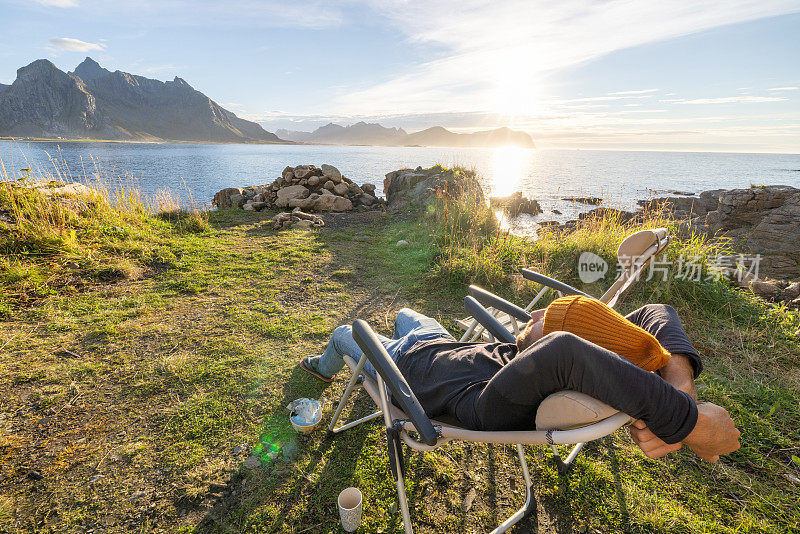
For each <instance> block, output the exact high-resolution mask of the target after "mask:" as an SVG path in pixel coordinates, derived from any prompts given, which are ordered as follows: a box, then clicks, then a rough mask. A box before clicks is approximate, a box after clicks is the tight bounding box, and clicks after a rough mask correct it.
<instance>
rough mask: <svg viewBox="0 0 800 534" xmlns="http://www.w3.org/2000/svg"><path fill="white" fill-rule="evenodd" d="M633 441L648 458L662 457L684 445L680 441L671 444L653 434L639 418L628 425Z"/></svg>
mask: <svg viewBox="0 0 800 534" xmlns="http://www.w3.org/2000/svg"><path fill="white" fill-rule="evenodd" d="M628 429H629V430H630V433H631V438H633V442H634V443H636V444H637V445H638V446H639V448H640V449H642V451H643V452H644V455H645V456H647V457H648V458H661V457H662V456H666V455H667V454H669V453H671V452H675V451H677V450H678V449H680V448H681V447H682V446H683V443H681V442H678V443H674V444H672V445H670V444H669V443H666V442H665V441H664V440H662V439H661V438H659V437H658V436H656V435H655V434H653V432H651V431H650V429H649V428H647V425H646V424H645V422H644V421H642V420H641V419H637V420H636V421H634V422H633V423H631V426H630V427H628Z"/></svg>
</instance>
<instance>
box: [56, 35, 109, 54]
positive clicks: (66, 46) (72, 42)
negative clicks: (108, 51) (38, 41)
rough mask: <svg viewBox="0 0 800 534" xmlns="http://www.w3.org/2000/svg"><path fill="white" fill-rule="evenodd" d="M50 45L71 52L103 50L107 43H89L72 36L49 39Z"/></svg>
mask: <svg viewBox="0 0 800 534" xmlns="http://www.w3.org/2000/svg"><path fill="white" fill-rule="evenodd" d="M48 42H49V43H50V46H53V47H55V48H58V49H60V50H67V51H69V52H91V51H92V50H103V49H105V47H106V45H104V44H101V43H87V42H86V41H81V40H80V39H72V38H71V37H57V38H55V39H50V41H48Z"/></svg>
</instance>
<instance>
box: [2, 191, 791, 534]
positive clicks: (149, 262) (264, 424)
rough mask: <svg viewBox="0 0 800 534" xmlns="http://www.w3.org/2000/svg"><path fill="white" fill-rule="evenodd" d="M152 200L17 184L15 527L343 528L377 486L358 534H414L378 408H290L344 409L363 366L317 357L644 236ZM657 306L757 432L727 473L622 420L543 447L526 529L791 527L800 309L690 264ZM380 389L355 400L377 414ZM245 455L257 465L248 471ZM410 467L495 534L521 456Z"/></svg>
mask: <svg viewBox="0 0 800 534" xmlns="http://www.w3.org/2000/svg"><path fill="white" fill-rule="evenodd" d="M158 211H159V209H158V208H157V207H153V205H152V203H151V202H149V201H146V200H143V199H141V198H139V197H138V196H137V195H135V194H134V195H129V196H128V197H125V199H124V200H121V201H119V202H117V203H114V202H110V201H109V200H108V199H107V196H106V195H103V194H98V195H96V196H95V197H93V198H91V199H89V200H88V201H83V200H75V199H73V200H72V201H66V202H62V203H55V202H53V201H52V200H48V199H47V198H46V197H44V196H42V195H41V194H39V193H35V192H31V191H27V190H21V189H18V188H15V187H12V186H10V185H9V184H8V183H4V184H0V213H2V214H10V215H5V216H4V218H2V219H0V220H2V221H4V222H0V253H2V256H1V257H0V258H1V259H0V262H1V263H0V280H2V297H1V298H2V310H3V319H2V321H0V388H2V390H3V391H4V393H5V394H4V395H3V396H2V397H0V429H1V430H2V431H0V531H9V532H53V531H59V532H61V531H83V530H91V529H94V530H95V531H108V532H122V531H130V530H137V531H143V532H145V531H163V532H176V531H180V532H195V531H196V532H284V531H286V532H338V531H339V527H338V515H337V511H336V504H335V498H336V495H337V494H338V492H339V491H341V490H342V489H343V488H345V487H347V486H350V485H355V486H358V487H359V488H360V489H361V491H362V492H363V493H364V499H365V515H364V523H363V525H364V526H363V527H362V528H363V530H364V531H365V532H394V531H398V530H399V529H400V528H401V526H400V523H399V520H398V517H397V515H398V514H397V507H396V504H395V503H396V500H395V491H394V486H393V483H392V481H391V476H390V474H389V469H388V462H387V460H386V455H385V441H384V437H383V435H382V433H381V431H380V426H379V424H378V423H377V422H373V423H368V424H365V425H361V426H359V427H357V428H355V429H353V430H350V431H348V432H347V433H345V434H343V435H340V436H338V437H336V438H333V439H330V438H329V439H326V438H325V434H324V432H316V433H314V434H312V435H310V436H309V437H301V436H298V435H297V434H295V433H294V431H293V430H292V429H291V427H290V425H289V423H288V419H287V412H286V410H285V406H286V405H287V404H288V403H289V401H291V400H292V399H295V398H298V397H304V396H305V397H314V398H321V399H323V400H324V401H325V413H326V417H325V420H324V422H325V423H327V421H329V418H330V416H331V414H332V411H333V408H334V403H335V402H336V400H337V399H338V395H339V394H340V393H341V391H342V389H343V387H344V384H345V382H346V378H347V377H345V376H344V374H342V375H341V376H339V377H337V380H336V381H334V383H333V384H331V385H325V384H322V383H321V382H319V381H316V380H315V379H313V378H312V377H310V376H308V375H307V374H306V373H304V372H302V371H301V370H299V369H298V368H297V363H298V361H299V359H300V357H301V356H303V355H305V354H309V353H318V352H320V351H321V349H322V348H323V346H324V344H325V342H326V340H327V337H328V336H329V335H330V332H331V331H332V330H333V328H335V327H336V326H337V325H338V324H342V323H348V322H351V321H352V320H353V319H355V318H357V317H360V318H363V319H366V320H367V321H368V322H369V323H370V324H371V325H373V327H375V328H376V329H377V330H378V331H381V332H382V333H384V334H388V333H390V328H391V324H392V321H393V319H394V314H395V312H396V311H397V310H398V309H400V308H401V307H403V306H411V307H415V308H417V309H419V310H420V311H423V312H425V313H427V314H429V315H432V316H434V317H436V318H437V319H439V320H440V321H441V322H442V323H443V324H445V325H446V326H448V327H450V328H452V327H453V326H454V323H453V319H454V318H456V317H459V316H461V315H462V314H463V309H462V306H461V299H462V298H463V296H464V293H465V290H466V285H467V284H468V283H470V282H472V281H476V282H478V283H480V284H483V285H485V286H487V287H490V288H491V289H493V290H495V291H498V292H500V293H502V294H503V295H505V296H507V297H509V298H512V299H514V300H515V301H517V302H524V301H527V300H529V299H530V297H531V296H532V295H533V294H534V293H535V291H536V289H537V288H534V287H532V286H531V285H530V284H528V283H525V282H523V281H522V280H521V279H520V277H519V276H517V275H516V274H515V271H516V270H517V269H518V268H519V267H521V266H533V267H534V268H537V269H540V270H543V271H546V272H548V273H551V274H553V275H555V276H557V277H559V278H562V279H565V280H567V281H569V282H571V283H573V284H575V285H577V286H579V287H581V285H580V283H579V281H578V280H577V277H576V272H575V265H576V261H577V256H578V255H579V254H580V252H582V251H584V250H591V251H593V252H596V253H598V254H600V255H602V256H603V257H605V258H606V259H608V260H612V259H613V254H614V250H615V248H616V245H617V244H618V243H619V241H620V240H621V239H622V237H623V236H624V235H625V234H626V233H629V232H630V231H631V229H630V228H625V227H622V226H621V225H619V224H618V223H617V222H616V221H614V220H601V221H597V222H596V223H595V224H594V226H592V227H591V228H587V229H584V230H582V231H579V232H577V233H575V234H571V235H569V236H558V235H550V236H547V237H545V238H543V239H542V240H540V241H537V242H531V241H528V240H522V239H518V238H514V237H512V236H508V235H504V234H503V233H502V232H499V231H497V229H496V228H495V227H494V223H493V222H492V220H491V218H489V217H487V216H486V214H480V213H479V214H475V213H474V211H470V212H467V211H465V208H464V206H463V205H459V204H458V203H448V202H443V203H439V204H438V205H436V206H432V207H431V209H430V210H429V211H428V212H427V214H426V215H424V216H421V217H420V218H419V219H417V218H406V219H395V218H392V217H389V216H384V215H380V214H365V215H349V216H343V217H340V218H338V219H336V221H335V222H333V223H331V224H329V225H328V226H326V227H324V228H322V229H319V230H310V231H291V230H288V231H273V230H272V229H271V225H270V224H269V223H268V218H269V217H270V216H271V214H269V213H257V212H244V211H238V210H237V211H231V212H211V213H206V214H202V215H201V214H197V213H194V214H187V213H180V212H173V213H172V214H171V215H163V214H162V215H158V214H157V212H158ZM468 214H469V216H468ZM10 221H14V222H10ZM648 224H650V225H656V226H658V225H663V224H669V222H668V221H663V220H660V219H658V217H656V218H655V219H654V220H653V221H650V222H649V223H648ZM400 239H404V240H406V241H408V242H409V245H408V246H404V247H402V246H401V247H399V246H397V245H396V243H397V241H398V240H400ZM681 252H683V253H684V254H687V252H691V253H692V254H698V255H701V256H703V255H707V256H709V257H710V256H713V255H714V254H716V249H715V248H714V246H712V245H710V244H708V243H705V242H704V241H703V240H702V239H700V238H689V239H685V240H681V241H676V242H674V243H673V244H672V245H671V246H670V249H669V251H668V254H669V256H670V257H676V256H677V255H679V254H680V253H681ZM609 283H610V279H609V280H606V281H605V282H599V283H597V284H594V285H592V286H589V287H584V288H583V289H585V290H586V291H587V292H590V293H592V294H599V293H600V292H601V291H602V289H604V287H605V286H607V285H608V284H609ZM645 302H665V303H668V304H671V305H673V306H675V307H676V308H677V310H678V312H679V313H680V315H681V317H682V318H683V320H684V322H685V324H686V326H687V329H688V330H689V332H690V334H691V336H692V338H693V340H694V341H695V343H696V346H697V347H698V349H699V350H700V352H701V353H702V355H703V357H704V361H705V364H706V370H705V372H704V374H703V375H702V378H701V380H700V397H701V399H705V400H710V401H713V402H716V403H718V404H721V405H723V406H725V407H727V408H728V409H729V411H730V412H731V413H732V415H733V417H734V418H735V420H736V422H737V425H738V426H739V428H740V429H741V430H742V448H741V449H740V450H739V451H737V452H736V453H734V454H732V455H729V456H727V457H724V458H723V459H722V460H721V461H720V463H719V464H715V465H712V464H707V463H703V462H700V461H698V460H697V459H696V458H695V457H694V456H693V455H692V454H691V453H690V452H688V451H681V452H679V453H676V454H672V455H670V456H668V457H666V458H664V459H661V460H649V459H647V458H646V457H644V455H643V454H642V453H641V452H640V451H639V450H638V448H636V447H635V446H634V445H633V444H632V442H631V440H630V438H629V437H628V435H627V433H626V432H625V431H619V432H617V433H615V434H614V435H613V436H611V437H609V438H607V439H605V440H600V441H598V442H595V443H592V444H589V445H588V446H587V448H586V452H585V453H584V454H582V455H581V456H580V457H579V459H578V460H577V465H576V466H575V468H574V469H573V471H572V472H571V473H570V474H569V475H568V476H565V477H562V476H559V475H558V473H557V471H556V469H555V467H554V465H553V462H552V459H551V457H550V455H549V453H548V451H547V450H546V449H545V448H544V447H529V448H528V459H529V461H530V462H531V467H532V474H531V476H532V478H533V480H534V481H535V489H536V501H537V508H536V513H535V514H532V515H531V516H530V517H529V518H528V519H526V521H525V523H524V525H523V526H522V527H520V528H518V531H520V532H523V531H530V530H534V531H536V530H537V529H538V530H539V531H544V532H574V531H577V530H579V531H590V532H592V531H594V532H725V533H732V532H792V531H795V530H796V529H797V527H796V525H797V524H798V523H799V522H800V511H798V507H797V504H796V503H797V501H798V499H800V489H799V488H800V481H799V480H800V465H798V463H797V462H800V460H793V457H797V456H800V450H798V445H797V442H798V439H800V435H799V434H800V431H799V430H798V429H800V393H798V391H800V387H799V386H800V375H799V374H798V361H800V360H799V359H800V348H799V347H798V338H797V337H796V335H795V332H796V331H797V329H798V327H800V317H798V313H797V312H796V311H795V312H790V311H788V310H786V309H784V308H778V307H774V306H768V305H766V304H764V303H763V302H761V301H758V300H757V299H755V298H754V297H753V296H752V295H750V294H748V293H745V292H743V291H741V290H737V289H733V288H731V287H729V286H728V285H727V284H726V283H725V282H722V281H717V280H710V281H705V282H699V283H695V282H688V281H681V280H677V279H675V278H674V277H672V276H670V277H669V279H668V281H667V282H645V281H642V282H641V283H639V284H637V285H636V286H635V289H634V290H633V291H631V292H630V293H628V294H627V295H626V297H625V298H624V299H623V300H622V302H621V303H620V305H619V306H618V307H619V309H620V310H621V311H623V312H628V311H631V310H633V309H635V308H636V307H638V306H639V305H641V304H643V303H645ZM368 400H369V399H368V398H367V397H366V396H365V395H364V394H363V393H362V394H360V395H358V396H357V398H356V399H355V401H354V402H353V404H352V406H351V407H349V408H348V409H347V410H345V415H346V416H353V417H356V416H360V415H366V414H367V413H369V412H370V411H371V410H372V407H371V406H370V403H369V402H368ZM251 454H253V455H256V456H258V457H259V458H260V462H259V463H260V466H258V467H254V468H249V467H246V466H245V465H244V460H245V459H246V458H248V456H250V455H251ZM407 461H408V464H409V467H410V469H409V470H408V472H409V473H410V474H409V478H408V486H409V496H410V500H411V508H412V517H413V519H414V522H415V528H416V529H417V531H418V532H456V531H485V530H488V529H491V528H493V527H494V526H495V525H496V524H497V523H499V522H500V521H501V520H502V519H503V518H504V517H505V516H507V515H508V514H510V513H511V512H512V511H513V510H514V509H515V508H516V507H518V506H519V505H520V504H521V501H522V498H523V495H524V488H523V486H522V480H521V475H520V473H519V472H518V467H517V464H516V461H515V458H514V452H513V450H512V449H511V448H510V447H503V446H486V445H459V444H452V445H448V446H445V447H443V448H441V449H439V450H437V451H434V452H431V453H424V454H422V453H413V454H408V455H407ZM471 487H475V488H476V490H477V497H476V499H475V503H474V505H473V506H472V508H471V509H470V510H469V511H468V512H466V513H464V512H463V511H462V507H461V506H462V502H463V500H464V497H465V496H466V495H467V493H468V492H469V490H470V488H471ZM793 529H794V530H793Z"/></svg>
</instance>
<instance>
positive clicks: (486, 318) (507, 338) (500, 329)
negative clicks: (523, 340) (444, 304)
mask: <svg viewBox="0 0 800 534" xmlns="http://www.w3.org/2000/svg"><path fill="white" fill-rule="evenodd" d="M464 307H465V308H466V309H467V312H469V314H470V315H472V316H473V317H474V318H475V320H476V321H478V322H479V323H480V324H482V325H483V327H484V328H485V329H486V330H488V331H489V333H491V334H492V335H493V336H494V337H495V338H496V339H499V340H500V341H502V342H503V343H516V342H517V338H515V337H514V334H512V333H511V332H509V331H508V330H507V329H506V327H505V326H503V325H502V324H501V323H500V321H498V320H497V319H496V318H495V316H494V315H492V314H491V313H489V310H487V309H486V308H484V307H483V306H482V305H481V303H480V302H478V301H477V300H475V298H474V297H470V296H466V297H464Z"/></svg>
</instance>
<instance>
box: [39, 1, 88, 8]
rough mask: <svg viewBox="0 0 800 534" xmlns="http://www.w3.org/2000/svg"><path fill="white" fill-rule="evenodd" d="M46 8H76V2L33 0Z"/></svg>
mask: <svg viewBox="0 0 800 534" xmlns="http://www.w3.org/2000/svg"><path fill="white" fill-rule="evenodd" d="M34 1H35V2H36V3H37V4H41V5H43V6H47V7H78V0H34Z"/></svg>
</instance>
